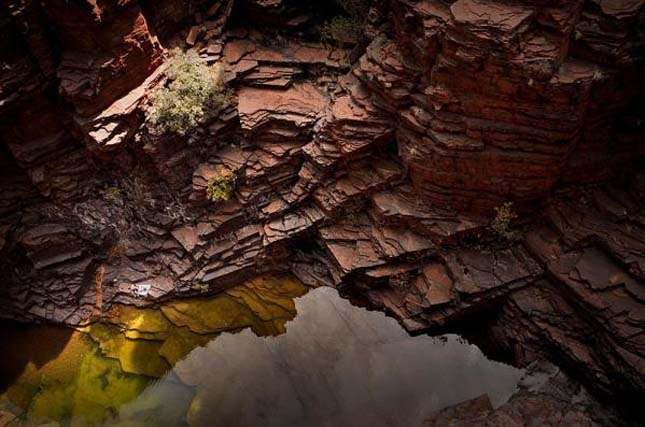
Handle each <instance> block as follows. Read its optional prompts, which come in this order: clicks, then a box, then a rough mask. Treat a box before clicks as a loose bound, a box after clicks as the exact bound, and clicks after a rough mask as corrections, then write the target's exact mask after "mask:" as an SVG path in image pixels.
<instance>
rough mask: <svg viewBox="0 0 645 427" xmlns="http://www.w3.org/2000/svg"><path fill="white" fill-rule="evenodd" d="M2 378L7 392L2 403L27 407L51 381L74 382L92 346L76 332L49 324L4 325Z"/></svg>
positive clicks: (0, 364)
mask: <svg viewBox="0 0 645 427" xmlns="http://www.w3.org/2000/svg"><path fill="white" fill-rule="evenodd" d="M2 337H3V339H2V346H3V349H2V363H0V379H1V380H2V383H3V384H5V381H9V380H12V381H11V383H6V384H5V387H6V391H5V392H4V393H2V394H0V400H4V399H6V400H9V401H10V402H12V403H13V404H14V405H16V406H18V407H21V408H26V407H27V405H28V404H29V402H30V401H31V399H32V398H33V396H34V395H35V394H36V393H37V392H38V391H39V389H40V387H41V386H42V385H43V384H46V383H47V382H48V381H49V380H50V379H57V380H59V381H62V382H69V381H72V380H73V379H74V378H75V377H76V375H77V373H78V367H79V366H80V364H81V361H82V358H83V355H84V354H85V353H86V352H87V351H89V350H90V348H91V343H90V341H89V340H87V339H85V338H84V337H83V335H82V334H79V333H77V332H74V330H72V329H68V328H63V327H57V326H46V325H19V324H13V323H7V324H3V325H2Z"/></svg>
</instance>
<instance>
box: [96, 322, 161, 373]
mask: <svg viewBox="0 0 645 427" xmlns="http://www.w3.org/2000/svg"><path fill="white" fill-rule="evenodd" d="M89 333H90V336H91V337H92V339H93V340H94V341H95V342H96V343H97V344H98V346H99V347H100V349H101V352H102V353H103V354H104V355H105V356H107V357H111V358H114V359H118V360H119V361H120V362H121V367H122V368H123V371H125V372H129V373H132V374H140V375H147V376H150V377H161V376H163V375H164V374H165V373H166V372H167V371H168V370H169V369H170V365H169V364H168V362H166V360H165V359H164V358H163V357H161V356H160V355H159V349H160V348H161V346H162V342H159V341H149V340H133V339H129V338H126V336H125V334H124V332H123V331H122V330H120V329H119V328H118V327H116V326H114V325H110V324H107V323H96V324H94V325H92V326H90V328H89Z"/></svg>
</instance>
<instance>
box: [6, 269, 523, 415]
mask: <svg viewBox="0 0 645 427" xmlns="http://www.w3.org/2000/svg"><path fill="white" fill-rule="evenodd" d="M285 284H286V285H285ZM283 285H284V286H283ZM245 286H246V287H242V288H241V290H239V289H238V290H236V289H233V290H232V291H231V292H229V293H227V294H225V295H222V296H220V297H216V298H214V299H211V300H194V301H184V302H181V303H177V304H174V305H172V304H173V303H171V304H170V305H169V306H164V307H162V308H161V309H158V310H136V309H124V310H121V311H118V312H117V313H116V314H113V317H112V318H111V320H110V321H109V322H106V323H104V324H99V325H95V326H93V327H91V328H86V329H85V330H83V331H70V330H66V329H62V328H56V327H45V326H29V327H21V326H17V325H11V324H7V325H4V326H5V327H4V330H3V339H2V341H3V351H2V353H3V356H2V357H3V358H2V368H1V369H0V410H9V411H10V412H12V413H14V414H18V415H21V417H22V419H23V422H24V425H38V424H37V423H35V420H55V421H57V422H59V423H60V424H61V425H71V426H90V425H100V426H124V427H125V426H169V427H170V426H173V427H174V426H184V425H189V426H226V427H229V426H418V425H419V424H420V423H421V422H422V421H423V420H424V419H426V418H428V417H429V416H430V415H431V414H432V413H433V412H435V411H437V410H439V409H441V408H443V407H445V406H448V405H452V404H455V403H458V402H461V401H464V400H467V399H471V398H473V397H476V396H479V395H481V394H483V393H487V394H488V395H489V396H490V398H491V401H492V402H493V404H494V405H499V404H501V403H503V402H504V401H505V400H506V399H507V398H508V397H509V396H510V394H512V393H513V392H514V391H515V389H516V385H517V383H518V381H519V379H520V376H521V373H522V372H521V371H520V370H518V369H515V368H513V367H510V366H507V365H504V364H501V363H497V362H493V361H490V360H488V359H486V357H485V356H484V355H483V354H482V353H481V351H480V350H479V349H478V348H477V347H475V346H472V345H469V344H467V343H464V342H463V341H462V340H460V339H459V338H458V337H457V336H454V335H447V336H443V337H439V338H431V337H427V336H418V337H410V336H408V335H407V333H406V332H405V331H404V330H403V329H402V328H401V327H400V326H399V325H398V324H397V323H396V322H395V321H394V320H393V319H390V318H387V317H385V316H384V315H383V314H381V313H378V312H370V311H367V310H364V309H361V308H357V307H354V306H352V305H351V304H350V303H349V302H348V301H346V300H343V299H341V298H340V297H339V296H338V294H337V293H336V291H334V290H333V289H329V288H318V289H314V290H311V291H309V292H308V293H306V295H304V296H301V295H303V294H304V293H305V292H306V289H304V287H302V285H301V284H299V283H297V282H295V281H293V280H292V279H280V280H278V281H275V280H274V281H271V280H269V281H268V282H262V283H260V284H259V285H257V284H256V285H251V286H249V285H245ZM290 319H292V320H290Z"/></svg>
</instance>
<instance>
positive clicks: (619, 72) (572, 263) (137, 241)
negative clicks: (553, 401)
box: [0, 0, 645, 416]
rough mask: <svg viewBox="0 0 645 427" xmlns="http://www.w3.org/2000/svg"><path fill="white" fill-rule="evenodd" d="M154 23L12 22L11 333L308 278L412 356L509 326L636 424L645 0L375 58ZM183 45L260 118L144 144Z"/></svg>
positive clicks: (513, 351) (471, 25)
mask: <svg viewBox="0 0 645 427" xmlns="http://www.w3.org/2000/svg"><path fill="white" fill-rule="evenodd" d="M152 3H155V4H152ZM156 3H157V2H146V1H143V0H141V1H118V2H117V1H106V2H74V4H68V3H67V2H62V1H41V2H33V1H32V2H29V1H10V2H6V4H4V5H3V6H2V9H1V11H2V14H1V15H0V26H1V27H2V30H3V34H6V35H7V37H6V41H3V43H2V46H0V51H1V52H2V62H3V67H2V69H1V70H0V82H1V84H2V86H1V88H2V89H1V90H0V129H1V130H2V134H3V135H4V138H3V141H2V144H1V145H0V166H1V170H0V176H1V177H2V178H1V179H0V215H1V216H0V254H1V255H2V262H0V270H1V271H2V277H3V279H2V282H1V286H0V313H2V316H4V317H11V318H16V319H21V320H29V321H45V320H46V321H53V322H60V323H66V324H74V325H76V324H82V323H86V322H89V321H92V320H93V319H95V318H96V316H97V313H98V314H99V315H100V313H101V311H104V310H107V309H109V307H110V306H111V305H113V304H115V303H125V304H135V305H148V304H152V303H155V302H157V301H161V300H167V299H170V298H174V297H178V296H188V295H200V294H207V293H215V292H219V291H221V290H223V289H225V288H226V287H227V286H229V285H231V284H233V283H239V281H240V280H243V279H245V278H248V277H251V276H254V275H257V274H259V273H265V272H278V271H286V270H289V271H291V272H293V273H294V274H296V275H297V276H298V277H299V278H300V279H301V280H302V281H304V282H305V283H307V284H311V285H321V284H322V285H328V286H335V287H337V288H338V289H340V290H341V292H342V293H343V294H345V295H346V296H348V297H350V298H352V299H353V300H355V301H357V302H359V303H363V304H366V305H369V306H370V307H372V308H378V309H382V310H384V311H386V312H387V313H389V314H391V315H393V316H394V317H396V318H397V319H398V320H399V321H400V322H401V323H402V325H403V326H404V327H405V328H407V329H408V330H409V331H410V332H413V333H421V332H430V333H440V332H444V331H446V330H452V329H460V328H461V327H462V326H463V325H464V324H467V323H468V322H473V321H477V319H479V318H480V317H482V316H484V317H486V318H487V319H492V320H490V321H488V322H487V323H486V325H487V326H486V330H485V331H484V332H485V334H487V335H488V336H489V337H492V338H491V341H494V342H495V343H496V345H497V346H498V347H499V348H500V349H501V351H502V352H503V353H504V354H507V355H509V354H510V355H511V356H510V357H512V359H513V360H514V361H515V362H516V363H518V364H521V365H525V364H528V363H530V362H532V361H534V360H536V359H544V358H552V359H554V361H557V362H559V363H563V364H564V365H565V366H566V368H567V369H568V370H571V371H572V372H574V373H575V375H576V376H577V378H580V379H582V380H583V381H585V382H586V383H587V384H589V385H590V389H591V390H592V391H593V392H596V393H599V395H600V396H604V397H607V396H613V399H616V400H622V402H623V403H625V404H626V405H627V406H629V405H630V404H631V403H632V402H637V401H638V398H639V396H642V392H643V390H644V389H645V387H644V384H643V381H644V378H645V372H644V371H645V364H644V362H643V361H644V360H645V359H644V355H645V348H644V346H645V342H644V341H643V336H644V335H643V326H644V323H645V319H643V317H642V313H643V303H644V300H645V296H644V293H643V289H644V288H643V282H644V280H645V277H644V273H643V272H644V271H645V266H644V262H645V230H644V228H645V225H644V223H643V200H645V178H644V175H643V171H642V169H641V170H639V169H638V167H637V166H634V162H635V161H637V160H638V159H639V156H642V154H643V147H644V145H643V144H642V141H643V137H644V133H643V119H644V116H643V111H645V109H644V108H643V104H642V95H643V86H642V82H641V80H642V75H643V71H644V67H643V34H642V31H643V28H645V27H643V25H642V23H643V22H644V21H643V19H644V18H643V16H644V15H643V14H644V12H643V6H642V2H641V1H616V2H603V1H591V0H589V1H584V2H583V1H565V0H562V1H557V2H538V3H535V2H527V1H526V2H525V1H515V2H507V1H501V0H500V1H489V0H458V1H455V2H443V1H439V0H419V1H409V0H390V1H377V2H375V4H374V5H373V6H372V9H371V11H370V13H369V14H368V20H367V21H368V22H367V25H366V27H365V28H364V41H363V42H361V43H359V44H358V45H357V46H348V45H340V46H332V45H330V44H326V43H321V42H320V41H318V39H317V36H316V35H315V34H314V33H315V32H314V31H313V29H315V26H316V25H317V21H316V19H317V18H316V14H315V13H314V12H315V9H312V6H311V5H304V4H299V3H298V2H295V1H294V2H282V1H275V2H264V1H262V2H260V1H254V0H248V1H244V2H243V1H235V2H233V1H213V2H196V1H194V2H191V5H190V7H188V8H185V7H179V4H178V3H177V2H174V1H172V0H168V1H164V2H159V5H157V4H156ZM253 16H255V17H258V16H264V19H262V21H261V24H262V25H257V26H250V25H248V22H249V21H248V19H250V18H249V17H253ZM245 19H246V21H245ZM258 22H260V21H258ZM158 37H161V40H162V42H163V46H162V43H161V42H160V41H159V39H158ZM175 46H178V47H180V48H182V49H189V48H190V49H194V50H195V51H196V52H197V53H198V54H199V56H200V58H201V59H202V60H203V61H204V62H205V63H207V64H212V63H216V62H222V63H223V64H224V68H225V79H226V81H227V84H228V85H229V86H230V87H231V88H232V89H233V90H234V92H235V98H236V100H235V102H234V103H233V104H232V105H230V106H229V107H228V108H226V109H224V110H223V111H222V112H221V113H220V114H219V115H218V116H217V117H214V118H211V119H209V120H206V121H205V122H203V123H201V125H200V126H199V127H198V128H196V129H194V130H193V131H192V132H191V133H189V134H188V135H186V136H184V137H180V136H178V135H173V134H161V135H159V134H156V133H154V132H151V130H150V129H149V128H148V126H147V124H146V123H145V121H144V120H143V118H144V117H145V114H146V111H147V110H148V108H149V102H148V101H149V97H150V94H151V93H153V92H154V90H155V89H156V88H157V87H159V86H160V85H162V84H164V80H165V76H164V71H165V67H164V65H163V64H162V62H163V57H164V50H165V48H170V47H175ZM222 167H225V168H226V169H228V170H230V171H232V172H233V173H235V175H236V187H235V190H234V194H233V197H232V198H231V200H229V201H228V202H226V203H220V204H212V203H209V202H208V200H207V199H206V196H205V195H206V188H207V186H208V183H209V182H210V181H211V180H212V179H213V177H214V176H216V174H217V171H218V170H220V168H222ZM617 172H621V173H618V174H617ZM509 201H511V202H514V203H515V206H516V208H517V210H518V211H519V212H520V213H521V216H520V219H519V221H518V224H517V227H516V229H515V230H513V232H512V233H511V235H512V238H511V239H505V238H499V237H497V236H496V235H495V233H494V232H493V230H492V229H491V228H490V227H489V225H490V221H491V219H492V217H493V215H494V210H493V208H494V207H499V206H501V205H502V204H503V203H505V202H509ZM98 271H101V272H102V273H101V274H97V272H98ZM99 301H100V304H99ZM97 307H98V309H97ZM616 396H618V397H616ZM487 416H488V415H487Z"/></svg>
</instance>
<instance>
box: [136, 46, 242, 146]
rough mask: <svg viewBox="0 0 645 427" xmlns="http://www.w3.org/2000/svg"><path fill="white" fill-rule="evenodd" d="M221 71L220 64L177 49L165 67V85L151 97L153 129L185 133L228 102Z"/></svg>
mask: <svg viewBox="0 0 645 427" xmlns="http://www.w3.org/2000/svg"><path fill="white" fill-rule="evenodd" d="M222 74H223V73H222V67H221V66H220V65H219V64H217V65H213V66H208V65H206V64H204V63H202V62H200V61H199V57H198V56H197V54H195V53H194V52H186V53H184V52H181V51H178V50H176V51H175V52H174V56H173V57H172V59H170V65H169V66H168V71H167V76H168V81H169V83H168V85H167V86H166V87H163V88H161V89H159V90H158V91H157V92H156V93H155V94H154V95H153V97H152V109H151V112H150V115H149V117H148V120H149V122H150V123H151V124H152V126H153V129H155V130H156V131H158V132H161V133H163V132H174V133H177V134H179V135H185V134H186V133H188V132H189V131H190V130H191V129H193V128H195V127H196V126H197V125H198V124H199V122H200V121H202V120H203V119H204V118H206V117H208V116H210V115H213V114H216V113H218V112H219V111H220V110H221V109H222V108H224V107H225V106H226V105H228V104H229V103H230V102H231V93H230V91H228V90H227V89H226V88H225V87H224V84H223V82H222Z"/></svg>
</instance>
